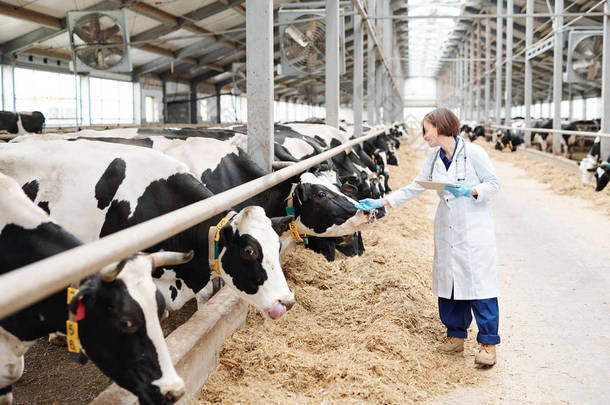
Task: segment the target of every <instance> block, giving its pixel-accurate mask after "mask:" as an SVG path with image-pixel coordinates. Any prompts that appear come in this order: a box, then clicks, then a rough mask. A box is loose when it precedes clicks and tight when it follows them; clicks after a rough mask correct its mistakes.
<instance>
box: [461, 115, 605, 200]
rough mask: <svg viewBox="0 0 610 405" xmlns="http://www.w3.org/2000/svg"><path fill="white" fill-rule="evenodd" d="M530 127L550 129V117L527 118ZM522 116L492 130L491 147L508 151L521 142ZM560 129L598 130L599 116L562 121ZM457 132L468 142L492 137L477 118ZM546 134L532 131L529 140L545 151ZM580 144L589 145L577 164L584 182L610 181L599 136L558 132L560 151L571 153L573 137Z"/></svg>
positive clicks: (548, 139) (600, 185) (550, 141)
mask: <svg viewBox="0 0 610 405" xmlns="http://www.w3.org/2000/svg"><path fill="white" fill-rule="evenodd" d="M530 125H531V128H544V129H551V128H552V127H553V120H551V119H543V120H532V121H531V122H530ZM523 128H525V120H524V119H523V118H515V119H513V120H512V121H511V129H498V130H496V133H495V135H496V139H497V140H496V144H495V149H497V150H500V151H501V150H503V149H504V148H509V149H510V150H511V151H513V152H514V151H516V150H517V147H518V146H519V145H522V144H524V142H525V131H524V130H523ZM562 129H565V130H570V131H583V132H598V131H599V130H600V120H580V121H572V122H565V123H562ZM460 131H461V136H462V137H465V138H466V137H468V138H469V139H470V140H471V141H472V142H474V141H475V140H476V139H477V138H479V137H483V138H484V139H485V140H487V141H488V142H491V141H492V136H491V135H490V133H492V132H491V131H486V130H485V126H483V125H481V124H479V123H477V122H466V123H464V124H463V125H462V127H461V129H460ZM549 135H550V134H548V133H544V132H535V131H532V134H531V144H532V146H534V147H537V148H538V149H539V150H542V151H546V152H549V151H550V150H551V149H552V146H553V137H552V136H549ZM578 139H579V140H580V142H581V143H582V144H583V146H587V147H590V149H589V151H588V153H587V156H586V157H584V158H583V159H582V160H581V161H580V162H579V164H578V166H579V168H580V171H581V174H582V177H581V180H582V182H583V183H584V184H590V183H592V182H593V180H595V191H601V190H603V189H604V188H605V187H606V185H607V184H608V181H610V165H609V163H608V162H610V155H609V156H607V157H606V159H605V160H602V156H601V153H600V143H601V141H600V139H601V138H600V137H599V136H598V137H596V138H595V140H594V141H592V142H591V141H590V140H589V139H587V138H584V137H576V136H575V135H562V137H561V146H562V151H564V154H565V155H567V156H571V151H572V148H573V147H574V145H576V143H577V140H578Z"/></svg>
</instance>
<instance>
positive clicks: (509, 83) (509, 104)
mask: <svg viewBox="0 0 610 405" xmlns="http://www.w3.org/2000/svg"><path fill="white" fill-rule="evenodd" d="M506 12H507V14H508V15H510V14H512V13H513V12H514V0H508V2H507V4H506ZM505 79H506V101H505V105H504V107H505V110H504V117H505V118H506V119H505V120H504V124H505V125H507V126H510V123H511V119H512V116H513V113H512V108H513V18H512V17H507V18H506V76H505Z"/></svg>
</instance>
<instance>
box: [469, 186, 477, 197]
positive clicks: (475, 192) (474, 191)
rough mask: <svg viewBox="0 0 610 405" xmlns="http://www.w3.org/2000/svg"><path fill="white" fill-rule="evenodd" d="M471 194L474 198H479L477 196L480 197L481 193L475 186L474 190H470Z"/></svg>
mask: <svg viewBox="0 0 610 405" xmlns="http://www.w3.org/2000/svg"><path fill="white" fill-rule="evenodd" d="M470 194H471V195H472V196H473V197H474V198H477V197H478V195H479V193H478V192H477V189H476V188H473V189H472V191H471V192H470Z"/></svg>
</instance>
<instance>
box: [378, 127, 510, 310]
mask: <svg viewBox="0 0 610 405" xmlns="http://www.w3.org/2000/svg"><path fill="white" fill-rule="evenodd" d="M458 138H459V137H458ZM439 149H440V147H436V148H434V150H433V151H432V153H431V154H430V155H429V156H428V157H427V159H426V162H425V164H424V167H423V168H422V169H421V172H420V173H419V174H418V175H417V177H416V178H415V180H429V175H430V172H432V181H436V182H445V183H454V184H462V185H464V186H467V187H471V188H475V189H476V190H477V193H478V197H477V198H476V199H475V198H473V197H454V196H453V194H451V193H450V192H449V191H445V190H443V191H438V192H437V193H438V195H439V197H440V202H439V204H438V208H437V210H436V217H435V220H434V266H433V292H434V294H435V295H437V296H439V297H443V298H451V291H452V289H453V291H454V294H453V298H454V299H456V300H471V299H483V298H493V297H497V296H498V294H499V280H498V268H497V259H496V238H495V232H494V224H493V217H492V212H491V201H490V200H491V198H492V197H493V196H494V195H495V194H496V193H497V192H498V190H499V188H500V181H499V180H498V178H497V177H496V174H495V172H494V168H493V166H492V165H491V161H490V160H489V157H488V156H487V153H485V151H484V150H483V148H481V147H480V146H478V145H475V144H473V143H466V142H465V141H464V139H463V138H459V144H458V147H457V151H456V156H454V157H453V160H452V162H451V165H450V166H449V170H447V169H445V165H444V163H443V161H442V159H441V158H440V156H438V152H439ZM436 156H438V158H436V159H435V157H436ZM464 156H466V159H464ZM432 165H434V167H432ZM415 180H414V181H413V182H412V183H411V184H409V185H408V186H405V187H403V188H401V189H400V190H397V191H395V192H393V193H392V194H390V195H388V196H386V199H387V200H388V202H389V203H390V205H391V206H392V207H396V206H398V205H400V204H403V203H405V202H406V201H408V200H410V199H412V198H414V197H416V196H417V195H419V194H420V193H421V192H422V191H424V188H423V187H422V186H420V185H419V184H417V183H416V182H415Z"/></svg>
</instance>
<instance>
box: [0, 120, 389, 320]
mask: <svg viewBox="0 0 610 405" xmlns="http://www.w3.org/2000/svg"><path fill="white" fill-rule="evenodd" d="M386 129H387V128H383V129H379V130H377V131H372V132H371V133H370V134H367V135H363V136H361V137H359V138H356V139H353V140H351V141H349V142H347V143H345V144H343V145H340V146H337V147H335V148H333V149H330V150H327V151H325V152H323V153H321V154H319V155H317V156H314V157H311V158H309V159H306V160H303V161H301V162H297V163H295V164H294V165H290V166H289V167H286V168H284V169H281V170H278V171H277V172H273V173H270V174H267V175H265V176H263V177H260V178H258V179H255V180H252V181H250V182H248V183H244V184H241V185H239V186H237V187H234V188H232V189H230V190H227V191H224V192H222V193H220V194H217V195H214V196H212V197H210V198H207V199H205V200H202V201H198V202H196V203H193V204H191V205H188V206H186V207H183V208H180V209H178V210H175V211H172V212H169V213H167V214H164V215H161V216H159V217H156V218H153V219H151V220H148V221H146V222H142V223H140V224H137V225H134V226H132V227H130V228H128V229H124V230H122V231H119V232H116V233H113V234H111V235H108V236H105V237H103V238H101V239H99V240H97V241H95V242H91V243H87V244H85V245H82V246H78V247H76V248H73V249H70V250H68V251H65V252H62V253H59V254H56V255H54V256H51V257H48V258H46V259H43V260H40V261H38V262H35V263H32V264H29V265H27V266H24V267H21V268H19V269H16V270H13V271H11V272H9V273H6V274H3V275H1V276H0V319H2V318H5V317H6V316H9V315H12V314H14V313H15V312H17V311H19V310H21V309H23V308H26V307H28V306H29V305H31V304H33V303H35V302H38V301H40V300H42V299H44V298H45V297H47V296H49V295H51V294H53V293H55V292H57V291H60V290H61V289H63V288H65V287H66V286H67V285H69V284H70V283H72V282H76V281H79V280H81V279H82V278H85V277H88V276H90V275H92V274H95V273H96V272H97V271H99V270H100V269H101V268H102V267H104V266H106V265H108V264H110V263H113V262H116V261H119V260H121V259H123V258H125V257H128V256H130V255H132V254H134V253H136V252H139V251H142V250H143V249H146V248H148V247H150V246H153V245H155V244H157V243H159V242H161V241H163V240H165V239H167V238H169V237H171V236H173V235H176V234H177V233H180V232H182V231H184V230H186V229H188V228H190V227H192V226H195V225H197V224H199V223H200V222H203V221H205V220H207V219H209V218H211V217H213V216H214V215H217V214H219V213H221V212H223V211H226V210H227V209H229V208H231V207H233V206H234V205H236V204H238V203H240V202H242V201H244V200H246V199H248V198H250V197H252V196H255V195H257V194H259V193H261V192H262V191H264V190H267V189H268V188H271V187H273V186H275V185H276V184H279V183H281V182H283V181H285V180H287V179H289V178H291V177H293V176H296V175H298V174H299V173H301V172H303V171H305V170H307V169H309V168H310V167H312V166H314V165H316V164H318V163H321V162H323V161H325V160H327V159H330V158H332V157H333V156H335V155H337V154H339V153H341V152H343V151H345V150H346V149H349V148H351V147H352V146H354V145H357V144H359V143H362V142H363V141H366V140H368V139H371V138H374V137H376V136H378V135H381V134H382V133H384V132H385V131H386ZM60 225H61V224H60Z"/></svg>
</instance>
